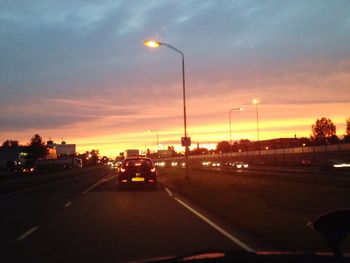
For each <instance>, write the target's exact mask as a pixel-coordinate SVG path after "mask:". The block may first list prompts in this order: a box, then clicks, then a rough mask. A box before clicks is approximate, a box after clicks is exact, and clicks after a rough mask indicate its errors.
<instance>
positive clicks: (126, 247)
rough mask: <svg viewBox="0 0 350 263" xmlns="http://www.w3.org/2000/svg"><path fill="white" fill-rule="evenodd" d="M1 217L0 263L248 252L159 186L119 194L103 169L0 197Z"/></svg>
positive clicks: (226, 233) (82, 260)
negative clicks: (232, 251) (204, 252)
mask: <svg viewBox="0 0 350 263" xmlns="http://www.w3.org/2000/svg"><path fill="white" fill-rule="evenodd" d="M0 211H1V216H0V232H1V235H0V245H1V253H0V261H1V262H120V261H129V260H143V259H149V258H156V257H162V256H174V255H182V254H186V253H190V252H200V251H207V250H240V251H242V250H249V249H251V248H250V247H248V246H246V244H244V243H239V242H240V240H236V239H235V236H233V235H232V233H228V232H225V230H224V229H222V228H220V226H218V225H217V224H216V223H215V222H214V221H211V219H210V218H207V217H202V214H196V213H197V212H196V210H193V209H192V206H191V205H190V204H188V203H186V202H183V200H181V198H178V197H176V196H175V195H173V194H172V193H171V192H170V191H169V190H168V189H165V188H164V187H163V186H161V185H159V187H158V190H157V191H152V190H147V189H142V188H140V189H138V188H137V189H127V190H118V187H117V180H116V175H115V174H114V173H112V172H107V171H104V172H102V171H101V174H91V175H84V176H75V177H73V178H67V179H63V180H60V181H56V182H53V183H50V184H47V185H42V186H38V187H34V188H30V189H27V190H24V191H19V192H17V193H14V194H9V195H3V196H0Z"/></svg>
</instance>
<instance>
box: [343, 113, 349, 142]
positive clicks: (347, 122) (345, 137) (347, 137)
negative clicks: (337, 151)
mask: <svg viewBox="0 0 350 263" xmlns="http://www.w3.org/2000/svg"><path fill="white" fill-rule="evenodd" d="M345 132H346V134H345V136H344V140H343V142H346V143H348V142H350V117H349V118H347V119H346V131H345Z"/></svg>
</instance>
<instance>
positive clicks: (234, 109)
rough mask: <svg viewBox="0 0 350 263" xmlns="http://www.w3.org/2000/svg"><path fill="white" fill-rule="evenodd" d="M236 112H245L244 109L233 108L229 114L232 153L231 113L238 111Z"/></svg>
mask: <svg viewBox="0 0 350 263" xmlns="http://www.w3.org/2000/svg"><path fill="white" fill-rule="evenodd" d="M236 110H240V111H241V110H243V108H233V109H230V111H229V112H228V115H229V122H230V145H231V151H232V130H231V112H232V111H236Z"/></svg>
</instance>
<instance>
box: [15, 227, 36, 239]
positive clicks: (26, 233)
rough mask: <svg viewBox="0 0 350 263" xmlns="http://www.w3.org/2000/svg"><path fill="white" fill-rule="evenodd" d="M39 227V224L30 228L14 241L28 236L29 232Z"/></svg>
mask: <svg viewBox="0 0 350 263" xmlns="http://www.w3.org/2000/svg"><path fill="white" fill-rule="evenodd" d="M38 228H39V226H36V227H33V228H31V229H29V230H28V231H26V232H25V233H24V234H23V235H21V236H19V237H18V238H17V239H16V240H15V241H16V242H18V241H22V240H23V239H25V238H26V237H28V236H29V235H30V234H32V233H33V232H35V231H36V230H37V229H38Z"/></svg>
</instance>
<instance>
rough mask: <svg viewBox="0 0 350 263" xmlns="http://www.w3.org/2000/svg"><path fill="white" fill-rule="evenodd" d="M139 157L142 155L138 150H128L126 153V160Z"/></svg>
mask: <svg viewBox="0 0 350 263" xmlns="http://www.w3.org/2000/svg"><path fill="white" fill-rule="evenodd" d="M139 155H140V153H139V150H137V149H128V150H126V151H125V152H124V156H125V158H129V157H139Z"/></svg>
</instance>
